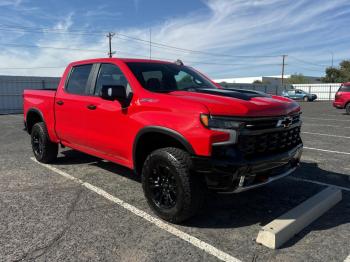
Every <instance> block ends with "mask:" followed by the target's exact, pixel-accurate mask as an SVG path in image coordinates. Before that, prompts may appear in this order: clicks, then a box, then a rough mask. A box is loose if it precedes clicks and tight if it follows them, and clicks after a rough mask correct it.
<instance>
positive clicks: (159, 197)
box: [142, 147, 204, 223]
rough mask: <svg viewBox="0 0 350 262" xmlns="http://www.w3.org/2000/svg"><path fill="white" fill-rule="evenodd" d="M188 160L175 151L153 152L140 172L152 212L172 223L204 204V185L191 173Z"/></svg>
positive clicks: (183, 154) (165, 149)
mask: <svg viewBox="0 0 350 262" xmlns="http://www.w3.org/2000/svg"><path fill="white" fill-rule="evenodd" d="M190 169H191V159H190V156H189V155H188V153H187V152H185V151H183V150H181V149H178V148H170V147H169V148H162V149H157V150H155V151H153V152H152V153H151V154H150V155H149V156H148V157H147V159H146V161H145V163H144V166H143V169H142V187H143V190H144V194H145V197H146V199H147V201H148V204H149V205H150V207H151V209H152V210H153V212H155V213H156V214H157V215H158V216H159V217H161V218H162V219H164V220H167V221H169V222H172V223H180V222H182V221H184V220H186V219H188V218H190V217H191V216H193V215H195V214H196V212H197V211H198V210H199V209H200V207H201V206H202V205H203V203H204V184H203V182H202V181H201V180H200V179H199V177H197V176H195V175H194V174H191V172H190Z"/></svg>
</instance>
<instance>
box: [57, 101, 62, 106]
mask: <svg viewBox="0 0 350 262" xmlns="http://www.w3.org/2000/svg"><path fill="white" fill-rule="evenodd" d="M56 104H57V105H59V106H61V105H63V104H64V102H63V101H62V100H58V101H57V102H56Z"/></svg>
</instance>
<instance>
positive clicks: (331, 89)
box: [293, 83, 341, 100]
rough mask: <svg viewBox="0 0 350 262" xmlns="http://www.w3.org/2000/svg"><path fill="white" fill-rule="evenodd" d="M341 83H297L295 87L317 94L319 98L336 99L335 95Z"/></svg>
mask: <svg viewBox="0 0 350 262" xmlns="http://www.w3.org/2000/svg"><path fill="white" fill-rule="evenodd" d="M340 85H341V83H329V84H295V85H293V87H294V88H295V89H301V90H303V91H305V92H309V93H312V94H315V95H317V100H334V95H335V93H336V92H337V91H338V89H339V87H340Z"/></svg>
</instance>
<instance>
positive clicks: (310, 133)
mask: <svg viewBox="0 0 350 262" xmlns="http://www.w3.org/2000/svg"><path fill="white" fill-rule="evenodd" d="M301 133H303V134H309V135H319V136H331V137H340V138H347V139H349V138H350V136H337V135H330V134H321V133H313V132H301Z"/></svg>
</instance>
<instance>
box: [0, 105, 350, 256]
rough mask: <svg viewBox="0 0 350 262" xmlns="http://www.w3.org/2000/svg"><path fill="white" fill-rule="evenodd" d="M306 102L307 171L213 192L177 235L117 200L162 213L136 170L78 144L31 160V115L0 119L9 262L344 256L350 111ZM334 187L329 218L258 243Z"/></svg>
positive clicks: (2, 239) (1, 247)
mask: <svg viewBox="0 0 350 262" xmlns="http://www.w3.org/2000/svg"><path fill="white" fill-rule="evenodd" d="M301 105H302V108H303V115H302V116H303V117H302V118H303V128H302V132H303V133H302V136H303V142H304V146H305V149H304V153H303V157H302V164H301V167H300V168H299V169H298V171H297V172H295V173H294V174H293V175H292V176H290V177H287V178H283V179H282V180H279V181H277V182H274V183H272V184H269V185H267V186H265V187H262V188H259V189H256V190H253V191H248V192H244V193H241V194H233V195H215V194H212V195H209V196H208V203H207V205H206V208H205V209H203V210H202V212H201V214H200V215H198V216H196V217H195V218H193V219H191V220H190V221H188V222H187V223H186V224H184V225H182V226H173V227H171V228H175V229H177V230H178V231H176V232H177V234H178V235H176V234H172V233H169V230H165V229H167V228H165V229H164V228H162V227H161V226H159V225H157V224H155V223H151V222H150V221H148V220H147V219H145V218H144V216H143V215H142V216H140V215H137V214H135V213H137V212H138V211H137V212H136V211H135V212H130V209H128V208H125V206H126V205H125V204H123V203H124V202H123V203H122V204H120V203H119V204H117V203H116V202H115V201H114V202H113V201H111V199H112V198H113V199H117V200H118V201H119V200H122V201H125V202H126V203H127V204H130V205H131V207H133V208H134V207H135V208H136V209H137V210H141V211H144V212H146V213H147V214H150V215H151V216H152V217H153V214H152V212H151V211H150V209H149V208H148V206H147V203H146V201H145V199H144V197H143V193H142V188H141V185H140V180H139V178H138V177H135V175H134V174H133V173H132V172H131V171H129V170H127V169H125V168H122V167H120V166H118V165H116V164H112V163H110V162H107V161H103V160H100V159H97V158H95V157H91V156H87V155H85V154H82V153H79V152H76V151H73V150H70V149H64V150H61V153H60V155H59V159H58V160H57V162H56V163H55V164H53V165H50V167H51V168H47V167H45V166H42V165H40V164H38V163H36V162H34V161H33V160H32V159H31V158H32V157H33V155H32V151H31V146H30V139H29V136H28V135H27V134H26V133H25V132H24V131H23V120H22V116H21V115H2V116H0V127H1V136H0V149H1V150H0V181H1V183H0V261H62V260H64V261H219V258H220V257H222V256H220V254H221V253H220V252H223V253H224V254H228V255H230V256H231V257H230V258H236V259H237V260H241V261H344V260H345V259H346V258H347V257H348V256H349V255H350V245H349V243H350V201H349V200H350V180H349V178H350V116H349V115H345V114H344V111H341V110H336V109H334V108H333V107H332V106H331V104H330V103H329V102H313V103H301ZM52 167H53V168H52ZM67 175H68V176H70V178H69V177H68V176H67ZM76 179H79V180H76ZM82 183H85V184H82ZM84 185H85V186H84ZM86 185H92V186H94V188H95V189H96V188H98V189H99V190H100V191H101V190H103V192H107V193H108V194H109V198H108V197H106V196H105V194H97V193H96V190H95V191H94V190H90V189H91V186H90V189H89V186H88V187H87V186H86ZM328 185H336V186H341V187H343V188H344V190H343V200H342V201H341V202H340V203H338V204H337V205H336V206H335V207H333V208H332V209H331V210H329V211H328V212H327V213H326V214H325V215H323V216H322V217H320V218H319V219H318V220H316V221H315V222H314V223H312V224H311V225H310V226H308V227H306V228H305V229H304V230H303V231H301V232H300V233H299V234H297V235H296V236H295V237H294V238H292V239H291V240H290V241H289V242H287V243H286V244H285V245H284V246H282V247H281V248H280V249H278V250H270V249H268V248H266V247H264V246H261V245H258V244H257V243H256V242H255V238H256V237H257V234H258V232H259V230H260V229H261V227H262V226H264V225H266V224H267V223H269V222H270V221H272V220H273V219H275V218H277V217H278V216H280V215H282V214H283V213H285V212H287V211H288V210H290V209H291V208H293V207H295V206H297V205H298V204H300V203H301V202H303V201H304V200H306V199H307V198H309V197H311V196H313V195H314V194H316V193H317V192H319V191H321V190H322V189H324V188H325V187H327V186H328ZM118 201H117V202H118ZM151 220H152V218H151ZM170 231H171V230H170ZM179 236H180V237H179ZM181 236H182V237H181ZM188 236H190V237H191V239H192V240H189V241H185V240H184V239H186V238H187V237H188ZM195 239H198V240H201V241H203V242H200V243H199V244H198V243H197V242H196V240H195ZM208 245H210V247H211V246H212V247H215V248H216V249H217V250H216V251H215V252H213V253H215V254H219V255H218V256H215V255H213V254H212V253H210V252H208V250H210V248H209V247H208ZM218 252H219V253H218ZM349 259H350V257H349Z"/></svg>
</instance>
